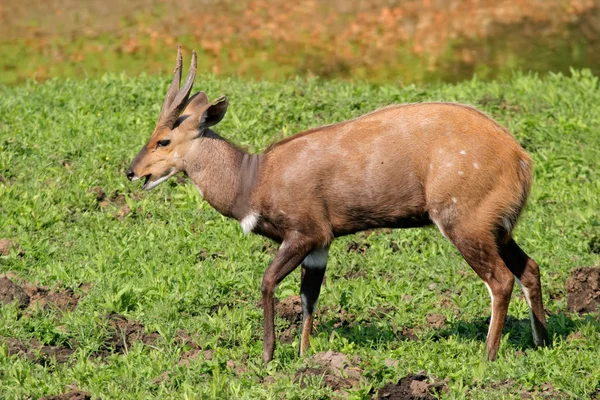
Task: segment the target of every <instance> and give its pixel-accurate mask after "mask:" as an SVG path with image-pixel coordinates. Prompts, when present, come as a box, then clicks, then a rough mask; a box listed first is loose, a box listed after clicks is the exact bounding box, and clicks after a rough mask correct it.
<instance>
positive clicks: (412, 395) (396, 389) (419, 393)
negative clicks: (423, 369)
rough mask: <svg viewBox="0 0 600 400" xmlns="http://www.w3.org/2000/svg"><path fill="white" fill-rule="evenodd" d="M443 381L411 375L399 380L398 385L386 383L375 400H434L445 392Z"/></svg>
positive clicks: (445, 386)
mask: <svg viewBox="0 0 600 400" xmlns="http://www.w3.org/2000/svg"><path fill="white" fill-rule="evenodd" d="M447 391H448V385H447V382H446V381H445V380H443V381H442V380H439V379H437V378H430V377H428V376H427V375H423V374H411V375H408V376H405V377H404V378H402V379H400V380H399V381H398V383H388V384H387V385H385V386H384V387H382V388H381V389H379V391H378V392H377V397H376V398H377V399H386V400H413V399H426V400H434V399H436V398H437V397H434V396H437V395H438V394H440V393H441V392H447Z"/></svg>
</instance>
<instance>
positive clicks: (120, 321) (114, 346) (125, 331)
mask: <svg viewBox="0 0 600 400" xmlns="http://www.w3.org/2000/svg"><path fill="white" fill-rule="evenodd" d="M106 319H107V320H108V323H109V325H110V327H111V331H112V332H111V334H110V336H109V338H108V339H107V340H106V341H105V347H106V348H107V350H110V351H112V352H114V353H117V354H123V353H127V352H128V351H129V349H130V348H132V347H133V345H134V343H135V342H142V343H144V344H145V345H149V346H151V345H153V344H154V343H156V340H157V339H158V338H159V337H160V335H159V334H158V332H151V333H146V330H145V328H144V325H143V324H141V323H140V322H137V321H129V320H127V318H125V317H124V316H122V315H120V314H116V313H111V314H109V315H108V316H107V317H106ZM110 351H109V352H110ZM105 353H106V352H103V355H107V354H105Z"/></svg>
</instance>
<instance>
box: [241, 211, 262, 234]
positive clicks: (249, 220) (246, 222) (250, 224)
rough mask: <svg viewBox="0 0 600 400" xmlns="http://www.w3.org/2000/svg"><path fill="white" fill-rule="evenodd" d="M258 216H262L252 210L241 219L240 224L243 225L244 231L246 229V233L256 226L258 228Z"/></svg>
mask: <svg viewBox="0 0 600 400" xmlns="http://www.w3.org/2000/svg"><path fill="white" fill-rule="evenodd" d="M258 217H260V215H258V214H257V213H255V212H251V213H250V214H248V215H246V216H245V217H244V218H242V220H241V221H240V225H242V231H244V233H246V234H248V233H250V232H252V231H253V230H254V228H256V224H257V223H258Z"/></svg>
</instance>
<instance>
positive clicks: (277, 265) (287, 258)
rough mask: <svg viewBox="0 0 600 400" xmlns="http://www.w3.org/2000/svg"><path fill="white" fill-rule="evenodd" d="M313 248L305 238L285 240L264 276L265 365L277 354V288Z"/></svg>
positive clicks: (262, 287) (262, 288) (262, 289)
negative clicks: (275, 295)
mask: <svg viewBox="0 0 600 400" xmlns="http://www.w3.org/2000/svg"><path fill="white" fill-rule="evenodd" d="M313 247H314V245H311V244H310V241H309V240H307V239H305V238H301V237H294V238H290V239H285V240H284V241H283V243H282V244H281V246H280V247H279V250H278V251H277V254H276V255H275V258H274V259H273V261H272V262H271V264H270V265H269V268H267V270H266V271H265V274H264V275H263V281H262V286H261V292H262V303H263V312H264V330H265V333H264V343H263V361H264V362H265V364H266V363H268V362H269V361H271V360H272V359H273V353H274V352H275V297H274V294H275V287H276V286H277V285H278V284H279V283H280V282H281V281H282V280H283V278H285V277H286V276H287V275H288V274H289V273H290V272H292V271H293V270H294V269H296V267H298V265H300V263H301V262H302V260H304V258H305V257H306V256H307V255H308V254H309V253H310V252H311V250H312V248H313Z"/></svg>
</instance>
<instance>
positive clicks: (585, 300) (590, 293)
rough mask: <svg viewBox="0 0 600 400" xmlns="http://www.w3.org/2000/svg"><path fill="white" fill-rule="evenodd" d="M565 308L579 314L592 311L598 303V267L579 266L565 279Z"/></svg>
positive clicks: (599, 280)
mask: <svg viewBox="0 0 600 400" xmlns="http://www.w3.org/2000/svg"><path fill="white" fill-rule="evenodd" d="M566 289H567V309H568V310H570V311H573V312H577V313H580V314H583V313H588V312H594V311H596V310H597V309H598V304H599V303H600V269H598V268H591V267H579V268H575V269H574V270H573V271H571V276H570V277H569V279H567V284H566Z"/></svg>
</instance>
